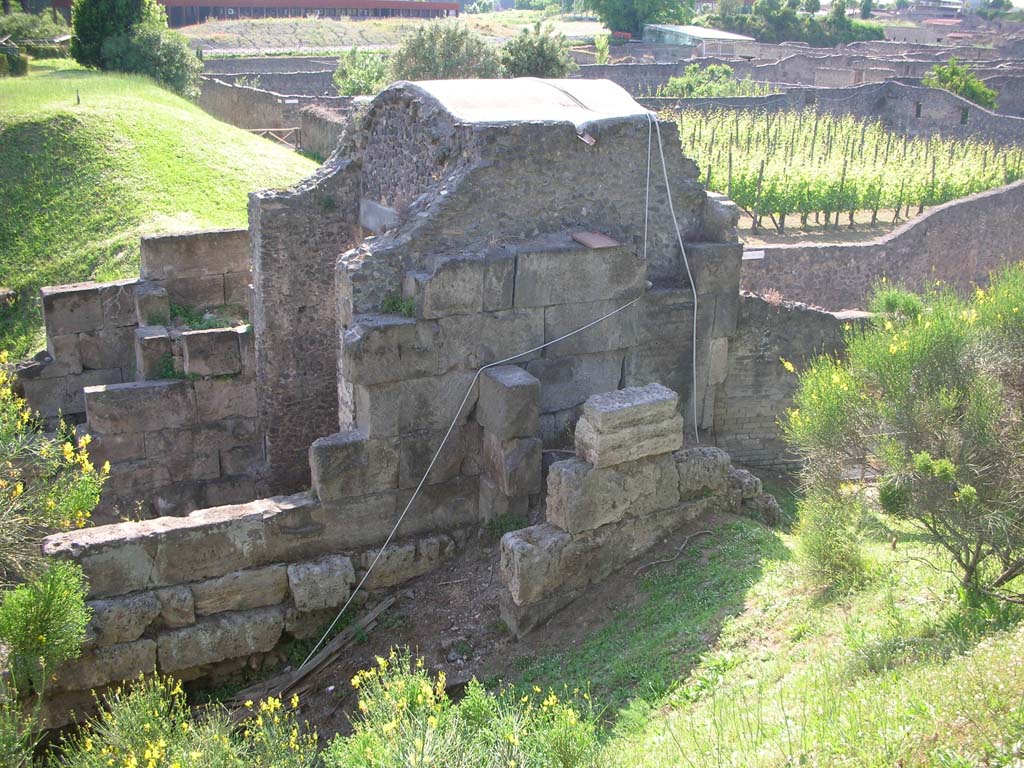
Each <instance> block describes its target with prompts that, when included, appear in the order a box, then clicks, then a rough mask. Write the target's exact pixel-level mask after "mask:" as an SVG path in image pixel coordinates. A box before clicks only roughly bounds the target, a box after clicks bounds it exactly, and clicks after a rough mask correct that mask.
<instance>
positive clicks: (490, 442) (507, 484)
mask: <svg viewBox="0 0 1024 768" xmlns="http://www.w3.org/2000/svg"><path fill="white" fill-rule="evenodd" d="M483 454H484V474H485V475H486V476H487V477H488V478H490V480H491V481H492V482H493V483H494V484H495V485H497V486H498V489H499V490H500V491H501V492H502V493H504V494H505V495H506V496H528V495H530V494H531V493H540V490H541V482H540V477H541V441H540V438H539V437H513V438H509V439H507V440H502V439H500V438H498V437H496V436H495V435H494V434H493V433H491V432H484V439H483Z"/></svg>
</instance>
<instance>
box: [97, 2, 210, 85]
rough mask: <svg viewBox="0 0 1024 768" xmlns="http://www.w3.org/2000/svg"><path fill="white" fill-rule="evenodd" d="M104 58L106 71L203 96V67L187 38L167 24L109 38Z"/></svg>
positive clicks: (148, 25)
mask: <svg viewBox="0 0 1024 768" xmlns="http://www.w3.org/2000/svg"><path fill="white" fill-rule="evenodd" d="M100 56H101V62H102V67H103V69H105V70H112V71H114V72H132V73H135V74H139V75H147V76H148V77H152V78H153V79H154V80H156V81H157V82H158V83H160V84H161V85H163V86H164V87H166V88H168V89H169V90H171V91H174V92H175V93H177V94H178V95H179V96H183V97H185V98H187V99H195V98H198V97H199V74H200V73H201V72H202V71H203V64H202V62H201V61H200V60H199V58H198V57H197V56H196V55H195V53H193V52H192V49H191V48H189V45H188V41H187V40H186V39H185V37H184V36H183V35H181V34H180V33H178V32H175V31H173V30H170V29H168V28H167V26H166V24H165V23H163V22H159V21H150V22H146V23H143V24H139V25H136V26H134V27H132V28H131V29H130V30H129V31H128V32H126V33H120V34H116V35H112V36H111V37H108V38H107V39H106V40H104V41H103V46H102V50H101V55H100Z"/></svg>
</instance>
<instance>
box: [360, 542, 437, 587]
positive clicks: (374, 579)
mask: <svg viewBox="0 0 1024 768" xmlns="http://www.w3.org/2000/svg"><path fill="white" fill-rule="evenodd" d="M376 554H377V550H372V551H370V552H366V553H364V554H363V556H362V562H361V563H360V566H361V568H362V569H363V570H365V569H366V568H368V567H369V565H370V563H371V562H372V561H373V559H374V557H375V556H376ZM454 554H455V541H454V540H453V539H452V538H451V537H450V536H445V535H438V536H429V537H427V538H424V539H420V540H419V541H415V542H407V543H403V544H389V545H388V546H387V548H386V549H385V550H384V552H383V554H381V556H380V558H379V559H378V560H377V564H376V565H375V566H374V567H373V570H372V571H371V572H370V575H369V576H368V577H367V578H366V581H365V582H364V584H363V588H364V589H366V590H368V591H372V590H375V589H385V588H387V587H394V586H397V585H399V584H402V583H404V582H406V581H409V580H410V579H414V578H416V577H417V576H422V575H423V574H424V573H428V572H430V571H432V570H434V568H436V567H437V566H439V565H440V564H441V563H442V562H444V561H445V560H447V559H448V558H450V557H451V556H452V555H454Z"/></svg>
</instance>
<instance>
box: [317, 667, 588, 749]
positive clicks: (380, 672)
mask: <svg viewBox="0 0 1024 768" xmlns="http://www.w3.org/2000/svg"><path fill="white" fill-rule="evenodd" d="M377 662H378V666H377V668H375V669H371V670H368V671H366V672H361V673H359V674H357V675H356V676H355V677H354V678H353V679H352V685H353V686H355V687H356V688H357V689H358V690H359V715H358V717H357V719H356V720H355V721H354V722H353V724H352V725H353V728H352V735H351V736H347V737H338V738H336V739H334V741H332V742H331V744H330V746H329V747H328V748H327V750H326V751H325V753H324V765H325V766H326V768H356V767H357V766H358V767H359V768H362V766H366V765H373V766H375V768H404V766H408V765H452V766H454V765H461V766H468V765H473V766H476V767H477V768H507V767H508V766H510V765H516V766H559V767H560V768H576V767H577V766H591V765H594V764H595V758H596V752H597V737H596V726H595V720H594V717H593V715H592V713H591V712H590V711H589V707H585V708H584V707H578V706H576V705H574V704H573V703H571V702H569V701H566V700H565V696H563V697H562V698H559V696H557V695H556V694H555V693H553V692H550V691H549V692H547V693H543V692H541V690H540V689H539V688H535V689H534V694H535V695H534V696H530V695H527V696H519V695H518V694H517V693H516V692H515V691H514V690H512V689H506V690H505V691H503V692H502V693H499V694H493V695H492V694H490V693H488V692H487V691H486V690H485V689H484V687H483V686H482V685H480V683H478V682H476V681H475V680H474V681H472V682H471V683H470V684H469V685H468V686H467V689H466V696H465V698H463V699H462V700H461V701H460V702H459V703H458V704H453V703H452V702H451V701H450V700H449V698H448V697H447V695H446V694H445V678H444V673H441V674H439V675H438V677H437V678H436V679H433V678H431V677H430V676H429V675H428V674H427V673H426V671H424V670H423V668H422V662H421V661H417V662H416V663H415V664H413V663H412V662H411V660H410V658H409V655H408V654H406V653H396V652H395V651H392V653H391V654H390V656H389V657H388V658H387V659H384V658H378V659H377ZM570 698H571V697H570Z"/></svg>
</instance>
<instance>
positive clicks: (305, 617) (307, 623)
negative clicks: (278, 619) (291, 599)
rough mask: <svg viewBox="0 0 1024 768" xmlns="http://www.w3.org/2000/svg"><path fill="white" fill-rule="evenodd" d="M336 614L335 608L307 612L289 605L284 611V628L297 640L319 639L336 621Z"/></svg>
mask: <svg viewBox="0 0 1024 768" xmlns="http://www.w3.org/2000/svg"><path fill="white" fill-rule="evenodd" d="M335 615H336V614H335V612H334V610H333V609H332V610H326V611H310V612H306V611H300V610H298V609H297V608H295V607H294V606H289V607H288V608H286V609H285V613H284V630H285V632H287V633H288V634H289V635H291V636H292V637H294V638H295V639H296V640H308V639H309V638H311V637H315V638H317V639H319V638H320V636H321V635H322V634H323V633H324V630H326V629H327V627H328V626H330V623H331V622H332V621H334V617H335Z"/></svg>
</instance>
